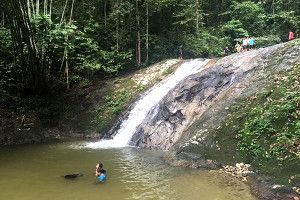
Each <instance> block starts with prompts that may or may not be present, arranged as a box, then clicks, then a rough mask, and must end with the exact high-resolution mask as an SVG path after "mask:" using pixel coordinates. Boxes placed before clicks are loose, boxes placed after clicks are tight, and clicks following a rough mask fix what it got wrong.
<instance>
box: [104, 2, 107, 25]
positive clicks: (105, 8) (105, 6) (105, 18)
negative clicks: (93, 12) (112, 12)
mask: <svg viewBox="0 0 300 200" xmlns="http://www.w3.org/2000/svg"><path fill="white" fill-rule="evenodd" d="M106 1H107V0H104V28H105V31H106V23H107V16H106V15H107V14H106V11H107V2H106Z"/></svg>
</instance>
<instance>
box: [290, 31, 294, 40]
mask: <svg viewBox="0 0 300 200" xmlns="http://www.w3.org/2000/svg"><path fill="white" fill-rule="evenodd" d="M293 39H294V32H293V31H290V32H289V41H291V40H293Z"/></svg>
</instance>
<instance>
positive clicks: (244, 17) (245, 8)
mask: <svg viewBox="0 0 300 200" xmlns="http://www.w3.org/2000/svg"><path fill="white" fill-rule="evenodd" d="M231 8H232V13H231V14H232V17H233V19H235V20H239V21H240V22H241V23H242V24H243V28H244V29H246V30H247V31H248V33H249V34H250V35H251V36H253V35H260V34H264V28H265V26H266V25H265V21H266V17H267V16H266V13H265V11H264V9H263V8H262V5H261V4H259V3H255V2H252V1H245V2H241V3H239V2H234V3H233V4H232V6H231Z"/></svg>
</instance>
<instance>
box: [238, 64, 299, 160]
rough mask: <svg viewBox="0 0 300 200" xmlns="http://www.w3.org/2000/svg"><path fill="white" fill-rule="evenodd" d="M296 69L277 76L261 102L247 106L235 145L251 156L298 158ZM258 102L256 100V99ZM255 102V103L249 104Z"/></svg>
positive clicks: (278, 158)
mask: <svg viewBox="0 0 300 200" xmlns="http://www.w3.org/2000/svg"><path fill="white" fill-rule="evenodd" d="M298 71H299V67H298V68H297V70H295V71H293V72H291V73H289V74H288V75H287V76H286V77H281V78H282V80H283V81H280V82H279V83H277V84H276V85H275V87H274V88H273V89H271V90H270V91H271V93H269V94H268V93H267V95H268V97H265V95H264V94H262V95H259V96H260V97H261V98H264V99H265V98H267V101H266V102H264V103H263V104H259V105H256V106H253V107H251V108H250V109H249V112H248V114H247V116H245V118H246V119H245V122H244V124H243V126H242V128H241V130H239V132H238V138H239V140H240V142H239V148H240V150H242V151H244V152H245V153H247V154H249V155H251V156H252V157H253V158H254V159H276V160H277V161H293V160H299V159H300V149H299V148H298V147H299V142H300V129H299V128H300V126H299V124H300V112H299V106H300V105H299V102H300V98H299V97H300V92H299V91H300V90H299V89H300V86H299V82H298V75H297V74H298ZM256 101H259V100H256ZM253 104H254V105H255V102H254V103H253Z"/></svg>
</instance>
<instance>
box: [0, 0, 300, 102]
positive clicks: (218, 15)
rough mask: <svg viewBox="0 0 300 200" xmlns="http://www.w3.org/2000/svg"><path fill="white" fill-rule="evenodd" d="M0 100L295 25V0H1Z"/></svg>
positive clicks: (217, 49)
mask: <svg viewBox="0 0 300 200" xmlns="http://www.w3.org/2000/svg"><path fill="white" fill-rule="evenodd" d="M0 16H1V19H0V52H1V54H0V55H1V56H0V101H1V102H5V101H8V100H9V97H10V95H11V94H16V93H20V94H30V95H31V94H39V95H40V94H45V93H48V92H49V91H58V90H64V89H67V88H69V87H70V86H72V85H73V84H75V83H77V82H81V81H89V80H91V79H93V78H95V77H97V78H105V77H110V76H116V75H118V74H120V73H124V72H127V71H130V70H134V69H137V68H141V67H144V66H147V65H149V64H151V63H154V62H157V61H160V60H162V59H165V58H176V57H178V51H179V48H183V52H184V57H185V58H193V57H214V56H220V55H221V54H222V49H223V48H224V47H225V46H229V47H232V46H234V44H235V43H236V42H237V41H240V40H241V38H242V37H245V36H253V37H255V39H256V44H257V47H262V46H267V45H272V44H276V43H280V42H284V41H287V38H288V31H289V30H292V31H293V32H295V34H296V37H297V34H299V33H300V1H299V0H251V1H250V0H247V1H245V0H211V1H201V0H114V1H113V0H1V2H0Z"/></svg>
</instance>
